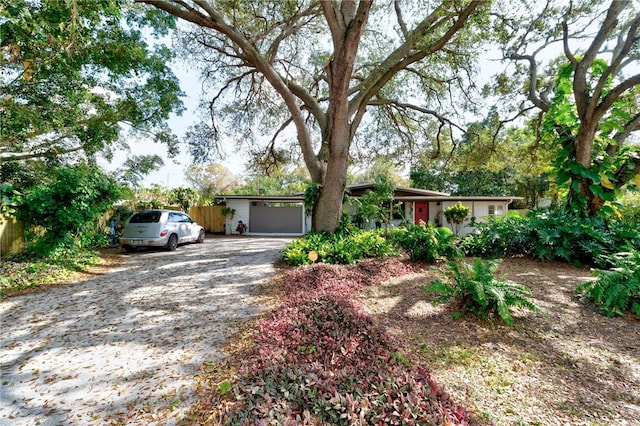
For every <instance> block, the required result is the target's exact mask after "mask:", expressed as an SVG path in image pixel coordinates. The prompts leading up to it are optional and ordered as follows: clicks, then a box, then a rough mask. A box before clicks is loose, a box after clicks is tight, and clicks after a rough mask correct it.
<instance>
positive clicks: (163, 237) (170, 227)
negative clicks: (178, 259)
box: [120, 210, 205, 252]
mask: <svg viewBox="0 0 640 426" xmlns="http://www.w3.org/2000/svg"><path fill="white" fill-rule="evenodd" d="M204 238H205V231H204V228H203V227H202V226H200V225H198V224H197V223H196V222H195V221H194V220H193V219H191V218H190V217H189V215H187V214H185V213H182V212H178V211H173V210H144V211H141V212H138V213H134V215H133V216H131V218H130V219H129V221H128V222H127V224H126V225H125V227H124V230H123V231H122V234H121V235H120V246H121V247H122V248H123V249H124V250H126V251H128V252H134V251H136V250H137V249H138V247H165V248H166V249H167V250H169V251H173V250H175V249H176V247H177V246H178V244H183V243H193V242H195V243H201V242H203V241H204Z"/></svg>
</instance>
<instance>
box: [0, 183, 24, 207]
mask: <svg viewBox="0 0 640 426" xmlns="http://www.w3.org/2000/svg"><path fill="white" fill-rule="evenodd" d="M19 196H20V193H19V192H18V191H16V190H15V189H14V187H13V185H11V184H9V183H0V213H10V214H15V213H16V207H17V204H16V201H15V200H16V199H17V198H18V197H19Z"/></svg>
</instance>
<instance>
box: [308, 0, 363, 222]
mask: <svg viewBox="0 0 640 426" xmlns="http://www.w3.org/2000/svg"><path fill="white" fill-rule="evenodd" d="M321 4H322V9H323V12H324V15H325V18H326V20H327V24H328V25H329V28H330V30H331V38H332V39H333V47H334V54H333V58H332V59H331V60H329V61H328V63H327V64H325V71H326V73H327V78H328V81H329V108H328V113H327V122H326V128H325V129H323V132H322V134H323V135H327V137H328V140H325V141H323V143H326V149H327V152H328V158H327V169H326V170H327V172H326V175H325V176H324V184H323V185H322V186H321V188H320V199H319V200H318V205H317V206H316V208H315V211H314V216H315V217H314V219H315V220H314V225H315V229H316V230H318V231H329V232H334V231H335V230H336V229H337V227H338V224H339V223H340V218H341V217H342V198H343V196H344V190H345V186H346V183H347V168H348V165H349V148H350V146H351V139H352V138H351V135H352V124H351V123H350V121H349V118H350V113H349V83H350V82H351V75H352V73H353V65H354V63H355V57H356V54H357V52H358V46H359V44H360V39H361V37H362V33H363V31H364V28H365V26H366V24H367V18H368V16H369V10H370V9H371V5H372V1H371V0H360V1H359V2H358V3H357V9H356V3H355V2H351V1H346V0H345V1H343V2H341V3H338V2H334V1H331V0H323V1H322V2H321Z"/></svg>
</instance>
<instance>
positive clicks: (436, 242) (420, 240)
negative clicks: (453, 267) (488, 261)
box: [389, 223, 462, 262]
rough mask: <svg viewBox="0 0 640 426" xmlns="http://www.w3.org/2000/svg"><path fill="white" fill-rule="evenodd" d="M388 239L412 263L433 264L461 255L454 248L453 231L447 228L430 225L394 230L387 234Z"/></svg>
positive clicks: (410, 226)
mask: <svg viewBox="0 0 640 426" xmlns="http://www.w3.org/2000/svg"><path fill="white" fill-rule="evenodd" d="M389 239H390V240H391V241H392V242H393V243H394V244H396V245H397V246H398V247H400V248H402V249H403V250H404V251H405V252H406V253H407V254H408V255H409V257H410V258H411V260H413V261H422V262H435V261H437V260H444V259H455V258H458V257H460V256H461V255H462V252H461V251H460V250H459V249H458V247H457V246H456V236H455V235H454V234H453V231H451V230H450V229H449V228H436V227H435V226H434V225H433V224H432V223H429V224H420V225H408V226H400V227H397V228H394V229H392V230H391V231H390V232H389Z"/></svg>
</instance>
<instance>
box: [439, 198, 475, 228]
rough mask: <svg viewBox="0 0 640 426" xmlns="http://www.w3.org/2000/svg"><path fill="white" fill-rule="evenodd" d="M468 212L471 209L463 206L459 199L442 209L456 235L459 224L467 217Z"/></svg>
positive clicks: (469, 212)
mask: <svg viewBox="0 0 640 426" xmlns="http://www.w3.org/2000/svg"><path fill="white" fill-rule="evenodd" d="M469 214H471V209H470V208H469V207H467V206H463V205H462V203H461V202H460V201H458V204H456V205H454V206H451V207H449V208H447V209H445V210H444V217H446V218H447V222H449V223H453V225H454V227H455V233H456V235H458V233H459V232H460V225H462V222H464V220H465V219H466V218H467V217H469Z"/></svg>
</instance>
